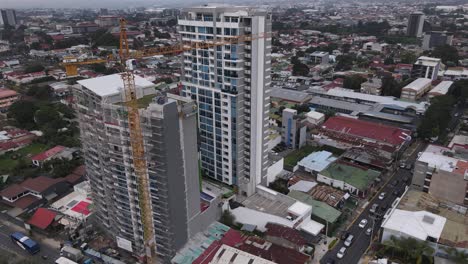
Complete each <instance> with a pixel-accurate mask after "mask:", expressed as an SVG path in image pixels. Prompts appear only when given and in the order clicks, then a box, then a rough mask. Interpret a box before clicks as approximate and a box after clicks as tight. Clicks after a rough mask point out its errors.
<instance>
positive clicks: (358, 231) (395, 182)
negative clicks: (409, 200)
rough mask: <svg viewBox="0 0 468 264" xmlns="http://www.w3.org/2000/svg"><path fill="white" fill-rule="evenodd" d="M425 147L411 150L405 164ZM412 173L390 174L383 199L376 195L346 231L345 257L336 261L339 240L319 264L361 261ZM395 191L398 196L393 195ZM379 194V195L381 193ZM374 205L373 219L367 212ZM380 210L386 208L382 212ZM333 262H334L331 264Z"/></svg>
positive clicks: (420, 146)
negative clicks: (348, 238) (350, 239)
mask: <svg viewBox="0 0 468 264" xmlns="http://www.w3.org/2000/svg"><path fill="white" fill-rule="evenodd" d="M425 147H426V144H421V145H419V146H417V147H416V148H414V149H412V152H411V153H408V158H407V164H408V163H410V164H413V163H414V161H415V160H416V158H417V154H418V152H420V151H422V150H423V149H424V148H425ZM405 177H406V178H407V181H406V182H405V181H404V178H405ZM411 177H412V173H411V171H410V170H407V169H402V168H398V169H397V170H396V171H395V172H394V174H392V176H391V178H390V179H389V180H388V182H387V183H386V184H385V185H384V187H383V189H382V191H381V192H385V193H386V195H385V197H384V199H382V200H380V199H379V197H378V195H376V197H374V198H373V199H372V200H371V201H370V202H369V204H368V205H367V207H366V208H365V209H364V210H363V212H362V213H361V215H359V217H358V218H357V220H356V221H355V222H354V223H353V224H352V225H351V226H350V227H349V229H348V230H347V231H348V232H349V234H352V235H353V236H354V239H353V243H352V244H351V246H350V247H348V248H347V249H346V252H345V255H344V257H343V258H342V259H338V258H337V256H336V254H337V253H338V251H339V250H340V249H341V248H342V247H344V241H343V240H340V241H339V242H338V243H337V244H336V245H335V247H334V248H333V249H332V250H330V251H328V252H327V254H325V256H324V257H323V258H322V259H321V260H320V263H321V264H326V263H342V264H354V263H358V262H359V260H360V259H361V256H362V255H363V254H364V252H365V251H366V249H367V248H368V247H369V245H370V240H371V235H372V236H373V237H376V236H378V233H379V229H380V225H381V224H382V217H381V216H382V215H383V214H384V213H385V211H386V210H388V209H389V208H391V204H392V203H393V202H394V201H395V199H396V197H398V196H400V195H401V194H403V192H404V190H405V187H406V186H407V185H410V183H411ZM395 191H397V192H398V194H394V192H395ZM381 192H379V194H380V193H381ZM374 203H376V204H378V205H379V209H378V213H377V214H378V215H380V217H379V216H377V217H375V215H374V214H371V213H370V212H369V210H370V208H371V207H372V205H373V204H374ZM382 208H387V209H384V210H382ZM362 219H366V220H367V221H368V222H367V225H366V226H365V227H364V228H361V227H359V223H360V221H361V220H362ZM372 227H374V228H373V232H372V234H371V235H367V234H366V229H368V228H372ZM333 261H334V262H333Z"/></svg>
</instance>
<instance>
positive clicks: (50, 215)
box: [28, 208, 57, 229]
mask: <svg viewBox="0 0 468 264" xmlns="http://www.w3.org/2000/svg"><path fill="white" fill-rule="evenodd" d="M55 216H57V213H56V212H54V211H51V210H49V209H46V208H39V209H37V210H36V212H34V215H33V216H32V217H31V219H29V221H28V223H29V224H30V225H33V226H35V227H38V228H40V229H46V228H47V227H48V226H49V225H50V224H52V222H54V219H55Z"/></svg>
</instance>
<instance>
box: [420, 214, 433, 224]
mask: <svg viewBox="0 0 468 264" xmlns="http://www.w3.org/2000/svg"><path fill="white" fill-rule="evenodd" d="M422 221H423V222H424V223H426V224H431V225H432V224H434V221H435V218H434V217H432V216H430V215H424V216H423V219H422Z"/></svg>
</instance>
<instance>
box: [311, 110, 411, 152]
mask: <svg viewBox="0 0 468 264" xmlns="http://www.w3.org/2000/svg"><path fill="white" fill-rule="evenodd" d="M411 134H412V133H411V131H409V130H406V129H402V128H398V127H393V126H388V125H383V124H378V123H373V122H368V121H364V120H359V119H356V118H351V117H345V116H334V117H331V118H329V119H328V120H327V121H326V122H325V123H323V125H322V127H321V128H320V129H319V130H318V133H317V134H314V135H312V137H313V140H314V141H315V142H317V143H318V144H320V145H328V146H332V147H336V148H340V149H349V148H352V147H361V148H362V147H366V148H369V149H372V150H373V151H374V152H376V153H378V155H380V156H383V157H385V158H386V159H392V158H393V157H394V155H395V154H396V153H398V152H399V151H401V150H402V149H404V148H405V147H406V146H407V145H408V143H409V142H410V141H411Z"/></svg>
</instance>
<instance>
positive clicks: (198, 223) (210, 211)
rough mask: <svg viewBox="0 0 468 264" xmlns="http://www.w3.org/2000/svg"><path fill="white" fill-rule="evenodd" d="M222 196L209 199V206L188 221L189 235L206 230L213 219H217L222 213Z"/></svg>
mask: <svg viewBox="0 0 468 264" xmlns="http://www.w3.org/2000/svg"><path fill="white" fill-rule="evenodd" d="M221 205H222V198H220V197H217V198H215V199H213V200H212V201H211V205H210V207H208V208H207V209H206V210H205V211H203V212H201V213H199V214H198V215H196V216H195V217H194V218H193V219H191V220H190V222H189V236H193V235H195V234H196V233H198V232H201V231H204V230H206V228H208V226H209V225H211V224H212V223H213V222H214V221H218V220H219V219H220V218H221V215H222V206H221Z"/></svg>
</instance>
